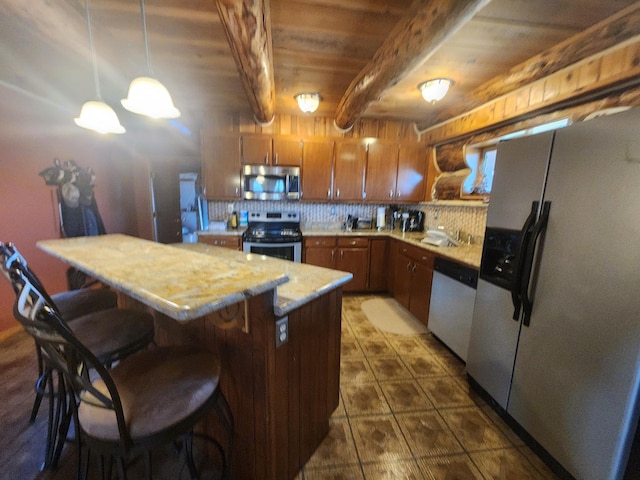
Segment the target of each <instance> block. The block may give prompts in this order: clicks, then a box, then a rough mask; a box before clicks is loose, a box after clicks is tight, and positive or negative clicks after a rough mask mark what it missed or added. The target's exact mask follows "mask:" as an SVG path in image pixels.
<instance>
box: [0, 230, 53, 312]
mask: <svg viewBox="0 0 640 480" xmlns="http://www.w3.org/2000/svg"><path fill="white" fill-rule="evenodd" d="M0 258H1V259H2V268H0V270H2V273H3V274H4V276H5V278H6V279H7V280H9V282H11V286H12V287H13V290H14V292H15V293H16V295H17V294H18V290H19V286H18V285H16V284H15V283H14V280H13V279H12V278H11V276H10V275H9V271H10V269H11V266H12V265H15V264H19V265H20V266H21V269H20V270H21V272H23V275H24V276H25V277H27V278H28V279H29V282H30V283H31V284H32V285H33V286H34V287H35V288H37V289H38V290H39V291H40V293H41V294H42V296H43V297H44V298H45V299H46V300H47V302H48V303H49V304H50V306H51V307H52V308H53V309H55V311H56V312H58V314H60V310H58V307H56V304H55V303H54V301H53V300H52V299H51V297H50V296H49V294H48V293H47V292H46V290H45V288H44V285H42V282H41V281H40V279H39V278H38V277H37V275H36V274H35V273H33V270H31V269H30V268H29V266H28V265H27V260H26V259H25V258H24V257H23V256H22V254H21V253H20V252H19V251H18V249H17V248H16V246H15V245H14V244H13V243H11V242H9V243H4V242H0Z"/></svg>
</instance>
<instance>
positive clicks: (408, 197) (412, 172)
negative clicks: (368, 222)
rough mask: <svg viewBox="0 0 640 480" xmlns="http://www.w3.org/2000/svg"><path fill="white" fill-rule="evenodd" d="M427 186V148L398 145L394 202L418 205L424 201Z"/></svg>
mask: <svg viewBox="0 0 640 480" xmlns="http://www.w3.org/2000/svg"><path fill="white" fill-rule="evenodd" d="M426 184H427V148H426V147H425V146H424V145H420V144H417V145H416V144H411V145H409V144H405V145H400V148H399V149H398V175H397V179H396V192H395V193H396V194H395V197H396V201H398V202H403V203H418V202H421V201H423V200H424V194H425V188H426Z"/></svg>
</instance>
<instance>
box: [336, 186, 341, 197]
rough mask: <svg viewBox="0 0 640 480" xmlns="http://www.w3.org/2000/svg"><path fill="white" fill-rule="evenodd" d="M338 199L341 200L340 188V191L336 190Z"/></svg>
mask: <svg viewBox="0 0 640 480" xmlns="http://www.w3.org/2000/svg"><path fill="white" fill-rule="evenodd" d="M336 197H337V198H340V189H339V188H338V189H336Z"/></svg>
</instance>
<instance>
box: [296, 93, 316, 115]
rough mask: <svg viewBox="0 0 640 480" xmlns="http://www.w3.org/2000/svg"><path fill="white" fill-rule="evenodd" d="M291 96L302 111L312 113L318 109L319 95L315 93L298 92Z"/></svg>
mask: <svg viewBox="0 0 640 480" xmlns="http://www.w3.org/2000/svg"><path fill="white" fill-rule="evenodd" d="M293 98H295V99H296V102H298V107H300V110H302V111H303V112H304V113H313V112H315V111H316V110H317V109H318V105H320V95H319V94H317V93H299V94H298V95H295V96H294V97H293Z"/></svg>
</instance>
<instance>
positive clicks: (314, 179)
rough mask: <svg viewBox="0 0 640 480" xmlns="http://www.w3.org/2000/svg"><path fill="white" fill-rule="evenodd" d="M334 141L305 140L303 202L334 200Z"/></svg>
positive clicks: (302, 171) (303, 152)
mask: <svg viewBox="0 0 640 480" xmlns="http://www.w3.org/2000/svg"><path fill="white" fill-rule="evenodd" d="M333 148H334V142H333V140H305V141H304V142H303V143H302V170H301V176H302V198H301V200H303V201H314V202H326V201H328V200H331V199H332V192H333V189H332V180H333Z"/></svg>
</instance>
